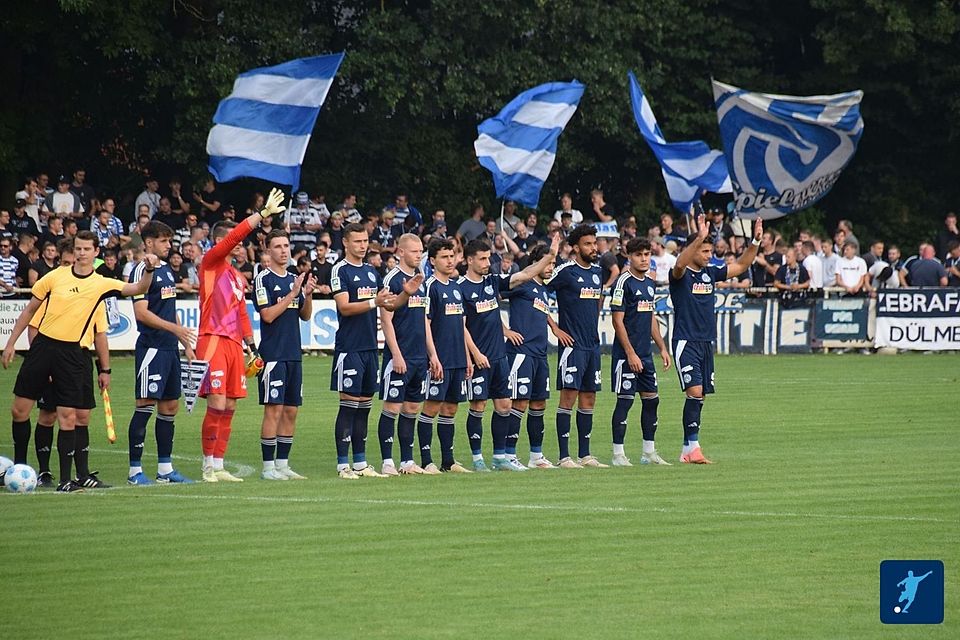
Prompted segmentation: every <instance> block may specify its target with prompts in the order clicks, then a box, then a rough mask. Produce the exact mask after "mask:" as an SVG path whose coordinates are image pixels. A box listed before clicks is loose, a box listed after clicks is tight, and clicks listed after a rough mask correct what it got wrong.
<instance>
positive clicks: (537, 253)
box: [528, 242, 550, 263]
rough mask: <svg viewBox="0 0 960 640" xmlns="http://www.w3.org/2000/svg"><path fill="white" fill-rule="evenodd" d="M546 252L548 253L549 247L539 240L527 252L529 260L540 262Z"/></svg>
mask: <svg viewBox="0 0 960 640" xmlns="http://www.w3.org/2000/svg"><path fill="white" fill-rule="evenodd" d="M548 253H550V247H549V246H547V245H546V244H544V243H542V242H541V243H539V244H537V245H536V246H534V247H533V249H531V250H530V253H529V254H528V255H529V256H530V262H531V263H535V262H540V261H541V260H543V256H545V255H547V254H548Z"/></svg>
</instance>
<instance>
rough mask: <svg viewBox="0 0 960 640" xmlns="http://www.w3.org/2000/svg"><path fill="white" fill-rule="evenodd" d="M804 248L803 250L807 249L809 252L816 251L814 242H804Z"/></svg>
mask: <svg viewBox="0 0 960 640" xmlns="http://www.w3.org/2000/svg"><path fill="white" fill-rule="evenodd" d="M802 246H803V248H804V249H806V250H807V251H813V250H814V249H816V247H814V246H813V241H812V240H804V241H803V245H802Z"/></svg>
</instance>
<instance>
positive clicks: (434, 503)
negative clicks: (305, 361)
mask: <svg viewBox="0 0 960 640" xmlns="http://www.w3.org/2000/svg"><path fill="white" fill-rule="evenodd" d="M163 487H164V488H167V486H166V485H163ZM116 489H120V491H117V490H116ZM123 489H130V491H123ZM138 490H139V488H135V487H116V488H115V489H108V490H104V491H90V492H87V493H88V494H89V495H97V496H103V497H109V496H113V497H134V496H135V495H136V493H137V492H138ZM38 493H40V495H57V494H56V493H55V492H47V491H45V492H38ZM152 497H154V498H170V499H172V500H211V501H217V500H222V501H234V502H261V503H262V502H267V503H276V504H282V503H292V504H364V505H382V506H388V507H389V506H396V507H445V508H454V509H457V508H464V507H466V508H469V509H491V510H507V511H560V512H565V511H570V512H577V513H662V514H668V515H703V514H707V515H713V516H731V517H737V518H777V519H791V518H793V519H811V520H812V519H822V520H852V521H861V522H933V523H944V522H948V521H947V520H944V519H942V518H929V517H924V516H861V515H850V514H830V513H800V512H789V511H787V512H776V511H719V510H717V511H703V510H697V511H685V510H683V509H667V508H662V507H645V508H637V507H603V506H584V505H569V506H567V505H558V504H509V503H496V502H451V501H443V500H405V499H402V498H401V499H391V500H387V499H375V498H325V497H322V496H316V497H296V496H224V495H219V496H206V495H196V494H176V493H164V494H159V495H157V494H154V495H152Z"/></svg>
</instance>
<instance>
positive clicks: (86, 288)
mask: <svg viewBox="0 0 960 640" xmlns="http://www.w3.org/2000/svg"><path fill="white" fill-rule="evenodd" d="M123 284H124V283H123V282H121V281H120V280H113V279H109V278H104V277H103V276H101V275H100V274H99V273H96V272H94V273H91V274H90V275H88V276H85V277H80V276H77V275H76V274H74V273H73V267H60V268H58V269H54V270H53V271H51V272H50V273H48V274H47V275H45V276H43V277H42V278H40V279H39V280H37V282H36V284H34V285H33V289H32V290H31V293H33V296H34V297H35V298H38V299H39V300H42V301H43V304H42V305H41V306H40V309H38V310H37V314H36V315H35V316H34V318H33V320H31V322H30V324H31V325H33V326H34V327H36V328H37V330H38V331H39V332H40V333H42V334H43V335H45V336H47V337H48V338H53V339H54V340H61V341H63V342H76V343H79V344H80V346H82V347H88V348H89V347H90V346H91V345H92V344H93V336H94V334H95V332H96V331H95V329H96V328H97V327H94V320H96V322H97V323H98V326H102V327H103V329H102V330H103V331H106V330H107V314H106V305H104V304H103V299H104V298H106V297H109V296H110V295H111V294H116V293H119V292H120V290H121V289H123ZM41 312H42V313H41ZM94 316H96V318H95V317H94Z"/></svg>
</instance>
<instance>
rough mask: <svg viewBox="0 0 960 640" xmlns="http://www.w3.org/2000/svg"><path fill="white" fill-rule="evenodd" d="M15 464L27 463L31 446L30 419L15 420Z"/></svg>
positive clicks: (13, 428) (13, 429)
mask: <svg viewBox="0 0 960 640" xmlns="http://www.w3.org/2000/svg"><path fill="white" fill-rule="evenodd" d="M12 431H13V464H27V449H29V448H30V420H29V418H28V419H27V420H24V421H23V422H17V421H14V422H13V427H12Z"/></svg>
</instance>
